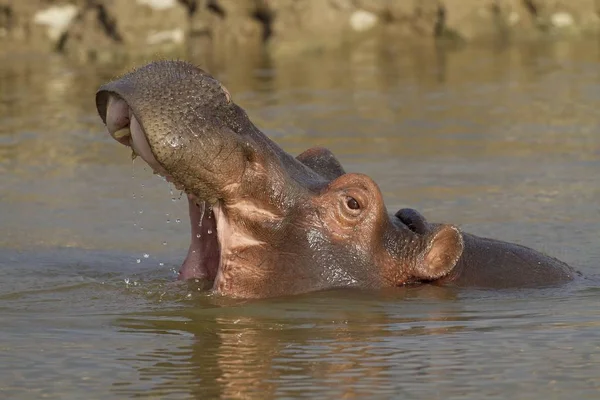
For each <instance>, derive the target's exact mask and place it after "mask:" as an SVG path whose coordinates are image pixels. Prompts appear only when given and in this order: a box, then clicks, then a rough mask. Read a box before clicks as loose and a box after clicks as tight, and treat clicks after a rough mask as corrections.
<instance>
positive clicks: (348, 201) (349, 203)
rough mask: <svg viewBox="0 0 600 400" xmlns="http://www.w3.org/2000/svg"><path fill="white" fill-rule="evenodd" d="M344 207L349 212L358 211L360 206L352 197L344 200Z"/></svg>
mask: <svg viewBox="0 0 600 400" xmlns="http://www.w3.org/2000/svg"><path fill="white" fill-rule="evenodd" d="M346 205H347V206H348V208H349V209H351V210H359V209H360V204H358V201H356V199H355V198H354V197H348V198H347V199H346Z"/></svg>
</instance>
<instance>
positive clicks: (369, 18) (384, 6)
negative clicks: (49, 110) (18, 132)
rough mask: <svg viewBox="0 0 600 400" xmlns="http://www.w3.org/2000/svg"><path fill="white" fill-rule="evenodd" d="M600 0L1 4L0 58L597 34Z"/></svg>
mask: <svg viewBox="0 0 600 400" xmlns="http://www.w3.org/2000/svg"><path fill="white" fill-rule="evenodd" d="M599 12H600V0H0V53H6V52H13V51H34V52H58V53H62V54H66V55H70V56H75V57H77V58H80V59H85V60H89V59H96V58H99V57H104V56H110V55H112V54H119V53H121V54H134V53H135V54H153V53H156V52H160V51H163V50H165V49H174V48H188V49H191V50H193V51H195V52H208V51H214V50H215V49H219V51H236V49H240V48H243V49H245V50H246V49H248V48H251V49H253V48H256V49H262V48H266V49H268V50H269V51H271V52H273V53H279V54H294V53H301V52H303V51H313V50H320V49H323V48H331V47H339V46H341V45H343V44H348V43H350V44H351V43H353V42H354V41H357V40H361V39H362V38H365V37H369V38H377V39H376V40H395V41H410V40H424V41H434V40H450V41H457V42H467V43H468V42H474V41H494V40H504V41H510V40H520V39H527V38H535V37H539V36H558V37H564V36H581V35H588V34H596V33H597V32H598V28H599V27H600V18H599Z"/></svg>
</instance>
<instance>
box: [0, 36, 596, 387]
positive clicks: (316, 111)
mask: <svg viewBox="0 0 600 400" xmlns="http://www.w3.org/2000/svg"><path fill="white" fill-rule="evenodd" d="M198 62H201V60H198ZM130 67H131V64H128V65H105V66H102V67H100V66H93V65H82V66H75V65H69V64H68V63H66V62H64V61H62V60H60V59H52V58H50V59H47V60H43V61H40V60H39V59H24V58H12V59H3V60H0V173H1V176H2V178H1V181H0V221H2V223H1V225H0V226H1V229H2V230H1V235H0V273H1V274H2V279H1V280H0V397H1V398H19V399H28V398H32V399H33V398H35V399H37V398H41V397H46V398H59V399H79V398H102V399H104V398H129V397H148V398H164V399H178V398H214V397H223V398H239V397H244V398H260V399H264V398H289V399H292V398H341V397H358V398H361V397H362V398H390V397H396V398H406V399H437V398H444V399H481V398H490V399H494V398H497V399H506V398H514V399H525V398H548V399H552V398H557V399H558V398H566V397H570V398H577V399H596V398H598V396H599V395H600V393H599V390H600V379H599V378H598V376H600V348H599V346H600V344H599V343H600V334H599V332H600V283H598V282H600V281H599V280H598V279H597V274H598V272H599V265H600V246H598V244H599V240H598V238H599V237H600V205H599V203H598V199H600V132H599V130H600V124H599V120H598V111H597V110H598V109H600V76H599V75H600V48H599V47H598V45H597V43H586V42H581V43H571V44H567V43H537V44H535V45H521V46H516V47H510V48H497V49H493V50H483V49H478V48H469V49H462V50H449V51H444V50H439V49H438V50H435V49H428V50H422V49H421V50H419V49H416V48H398V49H396V48H387V49H382V48H369V47H368V46H367V45H365V47H360V46H359V47H358V48H356V49H353V50H352V51H346V52H340V53H338V54H332V55H323V54H321V55H315V56H312V57H310V56H309V57H305V58H303V59H302V60H295V61H293V62H292V61H289V62H282V61H278V62H276V61H271V60H265V59H260V58H255V59H249V60H247V62H245V63H240V62H235V63H230V64H226V67H223V66H222V65H217V66H215V67H214V71H216V75H217V76H218V77H219V78H220V79H222V80H223V81H224V82H225V84H226V85H227V87H228V89H229V91H230V92H231V93H232V95H233V98H234V100H235V101H236V102H238V103H239V104H240V105H242V106H243V107H244V108H246V110H247V111H248V113H249V114H250V116H251V118H252V119H253V120H254V122H255V123H256V124H257V125H258V126H260V127H261V128H262V129H264V131H265V132H266V133H267V134H269V135H270V136H271V137H273V138H274V139H275V140H276V141H277V142H278V143H279V144H280V145H281V146H282V147H283V148H285V149H286V150H287V151H289V152H291V153H293V154H298V153H300V152H301V151H303V150H305V149H306V148H308V147H311V146H316V145H319V146H327V147H329V148H330V149H331V150H332V151H333V152H334V153H335V154H336V155H337V156H338V157H339V158H340V160H341V161H342V163H343V164H344V165H345V166H346V168H347V170H349V171H357V172H364V173H367V174H369V175H371V176H372V177H373V178H374V179H375V180H376V181H377V182H378V184H379V185H380V187H381V189H382V191H383V193H384V196H385V199H386V203H387V205H388V208H389V209H390V211H395V210H396V209H398V208H400V207H405V206H410V207H414V208H417V209H418V210H420V211H421V212H422V213H423V214H424V215H425V216H427V217H428V218H429V219H430V220H432V221H439V222H452V223H456V224H459V225H460V226H461V227H462V228H463V229H464V230H467V231H471V232H473V233H476V234H480V235H488V236H492V237H495V238H499V239H505V240H510V241H514V242H518V243H522V244H525V245H528V246H532V247H534V248H536V249H539V250H542V251H545V252H547V253H549V254H551V255H553V256H556V257H559V258H561V259H563V260H565V261H567V262H568V263H570V264H571V265H573V266H574V267H576V268H577V269H578V270H579V271H581V272H582V273H583V274H584V275H585V276H587V277H590V279H587V280H582V281H580V282H577V283H575V284H571V285H566V286H564V287H562V288H560V289H552V290H549V289H544V290H531V289H529V290H510V291H482V290H460V291H457V290H451V289H444V288H431V287H420V288H399V289H393V290H391V289H390V290H385V291H380V292H361V291H349V290H338V291H330V292H323V293H312V294H307V295H303V296H297V297H289V298H280V299H269V300H261V301H251V302H247V301H234V300H229V299H223V298H219V297H213V296H209V295H207V294H206V293H205V292H204V291H201V290H198V289H201V288H200V287H198V284H196V283H194V282H191V283H186V284H183V283H179V282H176V281H174V277H175V276H176V271H177V269H178V267H179V265H180V264H181V262H182V261H183V257H184V256H185V254H186V251H187V246H188V244H189V227H188V226H187V223H186V218H187V216H186V214H187V202H186V201H185V196H183V197H184V199H183V200H180V199H178V194H177V192H176V193H175V194H174V193H173V189H172V187H169V185H168V184H167V183H165V182H164V180H163V179H160V178H158V177H156V176H153V175H152V171H149V170H148V169H147V168H144V167H143V163H141V162H139V160H138V161H136V163H135V165H134V172H133V175H134V176H135V178H134V179H132V178H131V176H132V167H131V157H130V151H129V150H128V149H126V148H125V147H123V146H119V145H118V144H117V143H115V142H114V141H113V140H112V139H110V138H109V137H108V135H107V134H106V133H105V132H104V128H103V126H102V124H101V122H100V119H99V118H98V117H97V115H96V111H95V107H94V92H95V90H96V88H97V87H98V86H99V85H100V84H101V83H102V82H105V81H107V80H109V79H112V78H113V77H114V76H115V75H117V74H118V73H120V72H123V71H127V70H129V69H130ZM142 185H143V186H142ZM132 193H135V196H132ZM134 197H135V198H134ZM171 199H174V201H170V200H171ZM140 211H142V212H140ZM178 220H181V221H182V223H179V224H178V223H169V222H170V221H178ZM141 227H143V230H142V229H140V228H141ZM165 243H166V244H165ZM138 260H139V262H137V261H138Z"/></svg>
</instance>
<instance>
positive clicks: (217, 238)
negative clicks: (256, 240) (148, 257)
mask: <svg viewBox="0 0 600 400" xmlns="http://www.w3.org/2000/svg"><path fill="white" fill-rule="evenodd" d="M106 127H107V129H108V131H109V133H110V135H111V136H112V137H113V138H114V139H115V140H117V141H118V142H119V143H121V144H123V145H125V146H128V147H130V148H131V149H132V151H133V155H132V156H133V157H136V156H140V157H141V158H142V159H143V160H144V161H145V162H146V163H147V164H148V165H149V166H150V167H151V168H152V170H153V171H154V173H155V174H159V175H161V176H163V177H164V178H165V179H166V180H167V181H168V182H171V183H173V184H174V185H175V187H176V188H177V189H179V190H184V191H186V188H185V187H183V186H182V185H180V184H179V183H178V182H176V181H175V180H174V179H173V177H172V176H171V175H170V174H169V172H168V171H167V170H166V169H165V168H164V167H163V166H162V165H160V163H159V162H158V161H157V160H156V158H155V156H154V154H153V153H152V150H151V148H150V144H149V143H148V139H147V137H146V133H145V131H144V128H143V127H142V125H141V124H140V122H139V120H138V119H137V118H136V116H135V114H134V113H133V110H132V109H131V108H130V107H129V105H128V104H127V103H126V102H125V100H123V99H122V98H120V97H119V96H117V95H115V94H113V95H111V96H110V99H109V100H108V104H107V108H106ZM186 193H187V199H188V208H189V216H190V225H191V242H190V247H189V250H188V254H187V256H186V258H185V261H184V262H183V265H182V267H181V269H180V271H179V279H193V278H195V279H203V280H208V281H215V280H217V277H218V274H219V271H220V267H221V253H222V251H221V250H222V249H221V243H222V239H223V233H224V231H226V230H227V226H228V223H227V218H226V216H225V215H224V212H223V207H222V205H221V202H220V201H218V200H217V201H216V202H215V203H212V204H211V203H209V202H208V201H205V200H203V199H199V198H198V197H196V196H195V195H193V194H190V193H189V192H187V191H186Z"/></svg>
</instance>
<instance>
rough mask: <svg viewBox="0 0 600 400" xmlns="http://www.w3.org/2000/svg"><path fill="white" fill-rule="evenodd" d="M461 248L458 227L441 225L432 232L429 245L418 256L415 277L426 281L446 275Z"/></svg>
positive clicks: (461, 250) (462, 246) (462, 244)
mask: <svg viewBox="0 0 600 400" xmlns="http://www.w3.org/2000/svg"><path fill="white" fill-rule="evenodd" d="M463 248H464V242H463V237H462V234H461V233H460V231H459V230H458V228H457V227H455V226H452V225H441V226H440V227H439V228H438V229H436V231H435V233H433V238H432V239H431V241H430V242H429V245H428V246H427V248H426V249H425V251H424V252H423V253H422V255H421V257H419V261H418V262H417V265H416V266H415V270H414V275H415V277H416V278H418V279H419V280H424V281H428V280H434V279H439V278H441V277H443V276H445V275H448V274H449V273H450V271H452V269H453V268H454V267H455V266H456V263H457V262H458V259H459V258H460V256H461V254H462V252H463Z"/></svg>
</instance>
